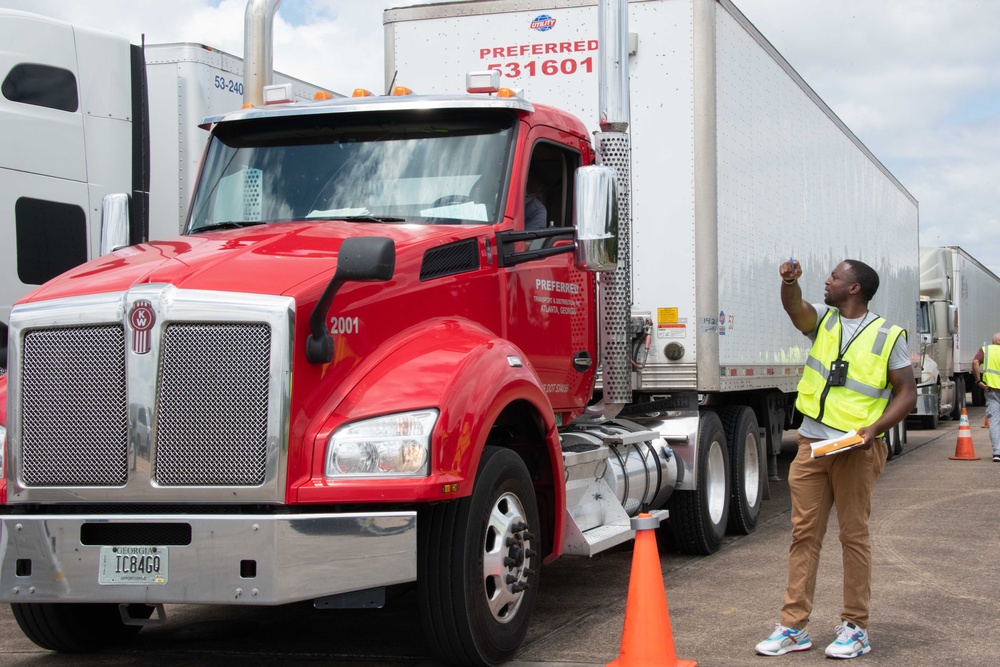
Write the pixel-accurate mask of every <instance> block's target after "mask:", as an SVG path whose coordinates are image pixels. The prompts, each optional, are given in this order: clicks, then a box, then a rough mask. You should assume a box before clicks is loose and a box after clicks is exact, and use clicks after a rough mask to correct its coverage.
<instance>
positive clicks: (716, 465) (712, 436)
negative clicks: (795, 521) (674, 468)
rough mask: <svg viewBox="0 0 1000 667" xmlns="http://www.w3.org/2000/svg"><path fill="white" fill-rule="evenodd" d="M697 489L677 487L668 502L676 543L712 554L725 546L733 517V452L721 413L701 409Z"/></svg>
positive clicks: (686, 550)
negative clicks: (678, 489)
mask: <svg viewBox="0 0 1000 667" xmlns="http://www.w3.org/2000/svg"><path fill="white" fill-rule="evenodd" d="M697 456H698V461H697V468H698V470H697V474H696V477H697V489H696V490H695V491H675V492H674V493H673V494H672V495H671V496H670V500H669V501H668V502H667V509H668V510H669V511H670V520H669V522H668V523H667V526H668V528H669V530H670V537H671V538H672V540H673V543H674V546H675V547H677V548H678V549H679V550H680V551H682V552H684V553H688V554H705V555H707V554H712V553H715V552H716V551H718V550H719V547H721V546H722V538H723V537H725V534H726V523H727V520H728V518H729V502H730V498H729V453H728V451H727V447H726V435H725V432H724V431H723V429H722V421H721V420H720V419H719V415H718V414H716V413H715V412H712V411H710V410H705V411H703V412H702V413H701V416H700V419H699V424H698V453H697Z"/></svg>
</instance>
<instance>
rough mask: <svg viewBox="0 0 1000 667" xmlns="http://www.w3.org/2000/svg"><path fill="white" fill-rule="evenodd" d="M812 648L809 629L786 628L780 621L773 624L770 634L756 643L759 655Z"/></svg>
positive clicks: (782, 653)
mask: <svg viewBox="0 0 1000 667" xmlns="http://www.w3.org/2000/svg"><path fill="white" fill-rule="evenodd" d="M811 648H812V642H811V641H810V640H809V629H808V628H802V629H801V630H796V629H795V628H786V627H785V626H784V625H782V624H781V623H778V624H777V625H775V626H774V632H772V633H771V636H770V637H768V638H767V639H765V640H764V641H762V642H761V643H759V644H757V647H756V649H757V653H760V654H761V655H784V654H786V653H788V652H790V651H805V650H808V649H811Z"/></svg>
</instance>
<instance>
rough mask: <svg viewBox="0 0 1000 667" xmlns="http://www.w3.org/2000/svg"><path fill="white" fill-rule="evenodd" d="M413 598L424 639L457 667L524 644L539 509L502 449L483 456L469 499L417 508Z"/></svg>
mask: <svg viewBox="0 0 1000 667" xmlns="http://www.w3.org/2000/svg"><path fill="white" fill-rule="evenodd" d="M417 525H418V536H419V537H418V539H419V546H418V559H419V562H418V564H417V568H418V596H419V603H420V610H421V618H422V619H423V621H424V629H425V636H426V637H427V638H428V639H429V641H430V642H431V645H432V647H433V648H434V649H435V651H436V652H437V653H438V654H439V655H440V656H441V657H442V658H444V659H445V660H447V661H449V662H452V663H454V664H456V665H479V666H488V665H498V664H500V663H502V662H504V661H506V660H508V659H510V658H511V657H512V656H513V655H514V653H515V652H516V651H517V649H518V648H519V647H520V646H521V643H522V642H523V641H524V636H525V634H526V633H527V631H528V622H529V620H530V618H531V612H532V609H533V608H534V606H535V597H536V595H537V593H538V574H539V569H540V566H541V558H540V556H539V554H538V553H537V552H538V551H539V550H540V546H539V544H540V542H539V536H538V531H539V526H540V522H539V519H538V507H537V504H536V501H535V491H534V487H533V486H532V483H531V477H530V475H529V474H528V469H527V468H526V467H525V465H524V462H523V461H522V460H521V458H520V457H519V456H518V455H517V454H515V453H514V452H513V451H511V450H509V449H503V448H500V447H487V448H486V449H485V450H484V451H483V458H482V461H480V463H479V471H478V473H477V474H476V482H475V487H474V488H473V491H472V495H471V496H469V497H467V498H462V499H460V500H457V501H453V502H450V503H442V504H439V505H435V506H432V507H429V508H427V509H426V510H424V511H423V512H422V514H421V516H420V519H419V522H418V524H417Z"/></svg>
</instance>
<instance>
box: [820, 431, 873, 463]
mask: <svg viewBox="0 0 1000 667" xmlns="http://www.w3.org/2000/svg"><path fill="white" fill-rule="evenodd" d="M864 442H865V439H864V438H862V437H861V436H860V435H858V434H857V432H856V431H855V430H854V429H851V430H850V431H849V432H848V433H845V434H844V435H842V436H840V437H839V438H830V439H829V440H820V441H819V442H814V443H812V444H811V445H810V447H812V457H813V458H814V459H815V458H819V457H820V456H830V455H831V454H839V453H840V452H846V451H847V450H849V449H854V448H855V447H857V446H858V445H863V444H864Z"/></svg>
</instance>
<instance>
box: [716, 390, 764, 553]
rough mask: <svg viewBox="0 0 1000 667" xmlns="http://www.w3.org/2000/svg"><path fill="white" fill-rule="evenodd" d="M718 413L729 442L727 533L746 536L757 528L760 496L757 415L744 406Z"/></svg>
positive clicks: (761, 484) (761, 496) (762, 476)
mask: <svg viewBox="0 0 1000 667" xmlns="http://www.w3.org/2000/svg"><path fill="white" fill-rule="evenodd" d="M719 416H720V417H721V418H722V425H723V428H724V429H725V431H726V441H727V442H728V443H729V465H730V468H729V470H730V473H729V480H730V485H731V487H732V489H731V491H732V492H731V494H730V501H729V532H731V533H735V534H737V535H749V534H750V533H752V532H753V531H754V530H755V529H756V528H757V519H758V517H760V504H761V501H762V500H763V499H764V470H765V467H764V466H763V465H762V461H761V460H760V431H759V430H758V428H757V415H755V414H754V411H753V410H751V409H750V408H748V407H745V406H738V405H732V406H728V407H726V408H724V409H723V410H722V411H721V412H720V413H719Z"/></svg>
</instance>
